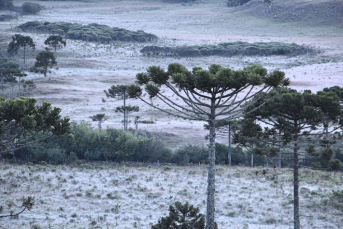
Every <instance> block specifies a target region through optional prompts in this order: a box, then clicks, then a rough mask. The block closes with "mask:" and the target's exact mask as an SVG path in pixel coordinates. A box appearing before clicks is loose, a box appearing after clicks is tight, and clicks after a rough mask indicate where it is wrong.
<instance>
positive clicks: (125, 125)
mask: <svg viewBox="0 0 343 229" xmlns="http://www.w3.org/2000/svg"><path fill="white" fill-rule="evenodd" d="M123 96H124V98H123V99H124V131H125V132H126V131H127V114H126V89H123Z"/></svg>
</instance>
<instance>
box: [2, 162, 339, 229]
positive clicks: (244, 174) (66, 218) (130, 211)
mask: <svg viewBox="0 0 343 229" xmlns="http://www.w3.org/2000/svg"><path fill="white" fill-rule="evenodd" d="M261 170H262V169H261V168H255V169H251V168H242V167H233V168H228V167H226V166H225V167H223V166H218V167H217V179H216V198H215V201H216V221H217V222H218V225H219V228H237V229H242V228H249V229H255V228H256V229H257V228H260V229H267V228H278V229H279V228H282V229H283V228H285V229H286V228H292V226H293V224H292V219H293V207H292V206H293V205H292V196H293V194H292V193H293V178H292V172H291V171H289V170H286V169H284V170H282V171H277V172H276V173H275V172H274V171H273V170H269V171H268V173H267V175H266V176H265V177H264V176H262V175H259V176H258V177H256V175H255V171H260V172H261ZM260 174H261V173H260ZM301 174H302V175H301V188H300V202H301V206H300V209H301V222H302V228H305V229H321V228H342V227H343V219H342V217H341V215H342V212H341V211H339V210H337V209H335V208H333V207H332V206H331V204H330V203H331V196H332V190H339V189H341V188H342V183H343V181H342V179H341V178H340V176H341V175H342V174H341V173H327V172H321V171H311V170H302V171H301ZM274 175H277V176H276V178H275V179H273V178H272V177H274ZM268 178H269V179H268ZM0 183H1V186H0V192H1V196H2V197H5V198H1V199H0V205H2V206H3V207H4V209H6V210H7V211H9V209H10V210H13V211H14V212H17V211H18V209H20V204H21V202H20V199H21V198H22V196H23V195H25V196H27V195H32V196H34V197H35V203H36V205H35V206H34V207H33V209H32V211H31V212H29V211H26V212H24V213H23V214H22V215H20V217H19V219H10V218H4V219H1V220H0V228H3V229H19V228H55V229H60V228H104V229H105V228H122V229H124V228H127V229H132V228H141V229H147V228H150V227H151V225H152V224H155V223H157V221H158V219H159V218H160V217H163V216H166V215H167V214H168V207H169V205H172V204H174V203H175V202H176V201H180V202H182V203H185V202H186V201H188V202H189V203H190V204H193V205H195V206H196V207H199V208H200V210H201V212H202V213H205V211H206V209H205V208H206V188H207V168H206V167H205V166H191V167H187V166H186V167H176V166H173V167H169V166H161V167H155V166H153V167H150V166H145V167H128V166H113V165H102V166H101V165H98V166H90V165H89V164H87V166H86V165H85V164H83V165H80V166H75V167H69V166H44V165H35V166H34V165H30V166H10V165H1V166H0Z"/></svg>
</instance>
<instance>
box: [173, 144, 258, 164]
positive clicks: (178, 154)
mask: <svg viewBox="0 0 343 229" xmlns="http://www.w3.org/2000/svg"><path fill="white" fill-rule="evenodd" d="M215 147H216V148H215V149H216V164H222V165H223V164H227V163H228V161H227V160H228V158H227V153H228V147H227V146H226V145H225V144H220V143H216V146H215ZM231 150H232V164H233V165H247V161H248V154H247V153H243V152H242V149H241V148H239V147H235V148H231ZM171 162H172V163H176V164H179V165H187V164H189V163H191V164H198V163H202V164H203V163H207V162H208V148H207V147H200V146H194V145H187V146H184V147H182V148H180V149H178V150H176V151H175V153H174V154H173V157H172V160H171ZM257 165H260V163H257ZM262 165H263V164H262Z"/></svg>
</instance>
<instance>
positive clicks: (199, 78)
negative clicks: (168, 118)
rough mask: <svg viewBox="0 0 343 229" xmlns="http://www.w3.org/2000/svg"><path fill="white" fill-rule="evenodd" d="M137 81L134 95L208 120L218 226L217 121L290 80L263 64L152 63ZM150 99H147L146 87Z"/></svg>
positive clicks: (210, 205) (210, 201)
mask: <svg viewBox="0 0 343 229" xmlns="http://www.w3.org/2000/svg"><path fill="white" fill-rule="evenodd" d="M136 83H137V84H133V85H130V86H129V87H128V88H127V92H128V94H129V96H130V97H131V98H139V99H141V100H142V101H143V102H145V103H147V104H149V105H150V106H153V107H155V108H156V109H158V110H160V111H163V112H166V113H168V114H171V115H174V116H177V117H181V118H185V119H189V120H201V121H206V122H208V125H209V157H208V163H209V165H208V186H207V212H206V229H214V228H215V219H214V212H215V210H214V209H215V208H214V206H215V203H214V195H215V137H216V133H215V123H216V121H219V120H223V119H234V118H236V117H239V116H240V115H241V112H242V107H241V105H242V104H243V103H244V102H245V101H248V100H250V99H251V98H253V96H254V95H256V94H259V93H261V92H263V91H269V90H271V89H272V88H275V87H279V86H282V85H288V83H289V80H288V79H285V74H284V73H283V72H281V71H274V72H272V73H271V74H267V70H266V69H265V68H263V67H261V66H257V65H255V66H249V67H246V68H244V69H242V70H237V71H235V70H233V69H230V68H224V67H222V66H220V65H215V64H213V65H211V66H210V67H209V69H202V68H200V67H195V68H193V70H192V71H189V70H188V69H187V68H186V67H185V66H183V65H181V64H178V63H172V64H170V65H169V66H168V70H167V71H165V70H164V69H162V68H161V67H158V66H151V67H149V68H148V69H147V72H145V73H138V74H137V76H136ZM142 86H145V87H144V90H145V91H146V92H147V93H148V95H149V97H150V100H149V99H148V100H146V99H145V98H144V95H143V93H142V92H143V89H142V88H141V87H142ZM167 90H169V91H170V93H172V94H174V95H176V97H178V98H180V99H181V100H180V101H178V100H176V99H175V97H174V98H171V97H170V96H168V94H167V92H166V91H167ZM153 98H156V99H160V100H161V101H162V102H164V103H165V104H166V105H167V107H166V108H165V109H163V108H162V106H156V105H154V104H153V103H152V99H153Z"/></svg>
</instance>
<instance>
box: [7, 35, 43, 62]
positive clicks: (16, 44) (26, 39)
mask: <svg viewBox="0 0 343 229" xmlns="http://www.w3.org/2000/svg"><path fill="white" fill-rule="evenodd" d="M20 47H23V51H24V64H25V63H26V51H27V50H28V49H29V48H31V49H32V50H33V51H34V50H35V47H36V44H35V43H34V42H33V40H32V38H31V37H30V36H23V35H21V34H15V35H14V36H13V37H12V41H11V42H10V43H9V44H8V48H7V52H8V53H9V54H17V53H18V50H19V48H20Z"/></svg>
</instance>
